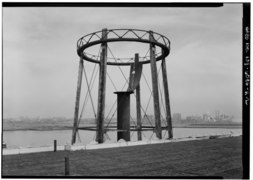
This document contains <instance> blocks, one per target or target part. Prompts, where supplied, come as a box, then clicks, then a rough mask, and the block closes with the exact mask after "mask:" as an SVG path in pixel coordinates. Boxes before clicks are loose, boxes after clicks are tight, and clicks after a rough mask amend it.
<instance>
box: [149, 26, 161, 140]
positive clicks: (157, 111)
mask: <svg viewBox="0 0 253 180" xmlns="http://www.w3.org/2000/svg"><path fill="white" fill-rule="evenodd" d="M149 38H150V40H151V41H154V37H153V32H152V31H150V34H149ZM150 65H151V76H152V89H153V102H154V115H155V127H156V128H155V132H156V137H157V138H158V139H162V128H161V117H160V105H159V93H158V81H157V67H156V58H155V45H154V44H150Z"/></svg>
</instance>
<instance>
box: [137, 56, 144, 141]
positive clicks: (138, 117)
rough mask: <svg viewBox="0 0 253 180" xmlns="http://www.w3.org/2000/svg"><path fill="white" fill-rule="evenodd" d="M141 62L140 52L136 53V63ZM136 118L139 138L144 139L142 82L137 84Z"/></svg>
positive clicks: (139, 139)
mask: <svg viewBox="0 0 253 180" xmlns="http://www.w3.org/2000/svg"><path fill="white" fill-rule="evenodd" d="M138 63H139V54H135V64H138ZM135 91H136V119H137V139H138V141H141V140H142V135H141V129H142V128H141V90H140V83H138V85H137V86H136V89H135Z"/></svg>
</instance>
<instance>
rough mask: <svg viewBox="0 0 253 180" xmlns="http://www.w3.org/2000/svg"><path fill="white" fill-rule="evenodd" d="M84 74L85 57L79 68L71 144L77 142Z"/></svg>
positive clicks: (81, 60)
mask: <svg viewBox="0 0 253 180" xmlns="http://www.w3.org/2000/svg"><path fill="white" fill-rule="evenodd" d="M82 76H83V59H82V58H80V61H79V70H78V79H77V90H76V103H75V113H74V124H73V131H72V140H71V144H74V143H75V142H76V132H77V130H78V124H77V123H78V114H79V104H80V95H81V87H82Z"/></svg>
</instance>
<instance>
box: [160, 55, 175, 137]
mask: <svg viewBox="0 0 253 180" xmlns="http://www.w3.org/2000/svg"><path fill="white" fill-rule="evenodd" d="M162 76H163V87H164V98H165V108H166V121H167V125H168V138H169V139H171V138H173V131H172V120H171V111H170V97H169V87H168V79H167V70H166V62H165V59H162Z"/></svg>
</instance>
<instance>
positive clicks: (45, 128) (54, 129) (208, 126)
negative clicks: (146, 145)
mask: <svg viewBox="0 0 253 180" xmlns="http://www.w3.org/2000/svg"><path fill="white" fill-rule="evenodd" d="M173 128H220V129H222V128H224V129H242V126H240V125H238V126H234V125H232V126H229V125H228V126H219V125H215V126H211V125H206V126H204V125H201V126H193V125H192V126H190V125H175V126H174V127H173ZM59 130H72V127H71V126H64V127H34V128H10V129H3V132H5V131H6V132H8V131H59Z"/></svg>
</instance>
